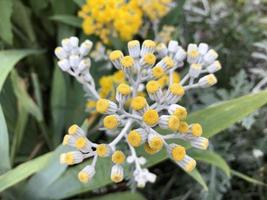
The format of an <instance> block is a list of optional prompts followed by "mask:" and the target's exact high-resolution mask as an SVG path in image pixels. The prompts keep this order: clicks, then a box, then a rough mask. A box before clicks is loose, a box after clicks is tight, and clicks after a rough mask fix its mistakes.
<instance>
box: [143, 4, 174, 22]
mask: <svg viewBox="0 0 267 200" xmlns="http://www.w3.org/2000/svg"><path fill="white" fill-rule="evenodd" d="M138 3H139V5H140V6H141V8H142V10H143V12H144V15H146V16H148V18H149V19H150V20H151V21H154V20H159V19H160V18H162V17H164V16H165V15H166V14H167V13H168V12H169V11H170V9H171V4H172V3H173V0H138Z"/></svg>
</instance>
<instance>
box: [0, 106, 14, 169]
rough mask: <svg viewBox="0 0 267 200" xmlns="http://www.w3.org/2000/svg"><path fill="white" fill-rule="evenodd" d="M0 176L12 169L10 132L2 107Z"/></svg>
mask: <svg viewBox="0 0 267 200" xmlns="http://www.w3.org/2000/svg"><path fill="white" fill-rule="evenodd" d="M0 129H1V131H0V158H1V162H0V174H3V173H4V172H5V171H6V170H8V169H10V167H11V166H10V158H9V139H8V131H7V126H6V120H5V117H4V113H3V110H2V106H1V105H0Z"/></svg>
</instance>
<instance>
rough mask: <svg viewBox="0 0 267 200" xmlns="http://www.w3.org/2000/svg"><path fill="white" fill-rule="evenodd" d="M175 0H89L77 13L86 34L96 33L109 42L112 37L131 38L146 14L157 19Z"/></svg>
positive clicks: (152, 19) (153, 19)
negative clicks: (81, 19)
mask: <svg viewBox="0 0 267 200" xmlns="http://www.w3.org/2000/svg"><path fill="white" fill-rule="evenodd" d="M172 4H173V0H129V1H126V0H87V2H86V4H84V5H83V6H82V8H81V10H80V11H79V13H78V16H79V17H81V18H83V23H82V28H83V31H84V33H85V34H86V35H93V34H94V35H97V36H99V37H100V39H101V41H102V42H103V43H105V44H108V43H109V42H110V41H109V39H110V37H119V38H121V39H122V40H124V41H129V40H131V39H132V38H133V37H134V35H135V34H137V33H138V32H139V30H140V29H141V26H142V25H143V24H144V17H146V18H148V19H149V20H151V21H152V22H153V21H158V20H159V19H161V18H162V17H163V16H165V15H166V14H167V13H168V12H169V11H170V9H171V7H172Z"/></svg>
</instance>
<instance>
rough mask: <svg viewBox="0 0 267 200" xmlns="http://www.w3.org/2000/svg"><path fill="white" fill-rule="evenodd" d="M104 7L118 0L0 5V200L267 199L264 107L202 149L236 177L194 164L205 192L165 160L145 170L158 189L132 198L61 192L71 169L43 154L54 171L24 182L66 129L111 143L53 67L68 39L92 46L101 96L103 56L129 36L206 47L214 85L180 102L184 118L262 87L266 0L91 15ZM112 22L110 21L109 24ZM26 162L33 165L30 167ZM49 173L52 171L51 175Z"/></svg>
mask: <svg viewBox="0 0 267 200" xmlns="http://www.w3.org/2000/svg"><path fill="white" fill-rule="evenodd" d="M118 1H119V0H118ZM106 2H108V3H110V4H108V6H107V7H109V6H112V3H114V2H116V1H114V2H113V1H108V0H106V1H105V0H99V1H96V0H88V1H85V0H0V78H1V79H0V102H1V114H0V119H1V122H0V123H1V124H0V125H1V130H0V131H1V132H2V134H1V133H0V144H1V146H0V150H1V151H2V152H4V150H5V148H4V147H6V146H9V148H7V149H9V150H8V152H6V155H8V156H7V158H4V156H3V162H2V164H0V166H1V168H0V188H1V191H2V193H1V194H0V196H1V198H2V199H25V198H26V197H27V199H50V198H51V199H90V198H97V199H113V198H114V199H115V198H116V199H118V198H119V199H125V198H128V199H131V198H132V199H205V200H206V199H216V200H219V199H237V198H240V199H260V200H264V199H267V189H266V185H265V184H264V183H267V156H266V153H267V145H266V144H267V126H266V124H267V108H266V106H265V107H263V108H262V109H261V110H258V111H256V112H254V113H252V114H250V115H249V116H247V117H246V118H245V119H243V120H242V121H239V122H238V123H236V124H235V125H233V126H231V127H230V128H228V129H226V130H224V131H223V132H221V134H218V135H216V136H215V137H213V138H212V139H211V142H210V143H211V147H210V149H211V150H213V151H215V152H216V153H217V154H219V155H220V156H221V157H222V158H224V159H225V161H226V162H227V163H228V165H229V166H230V167H231V169H234V170H233V171H232V176H231V177H230V176H228V175H227V174H226V173H225V172H223V171H222V170H221V169H219V168H217V167H215V166H214V165H209V164H206V163H202V162H200V163H199V164H198V169H199V171H200V172H201V175H202V177H203V180H204V181H205V186H204V187H203V184H202V185H201V184H199V183H198V182H196V181H195V180H194V179H192V178H191V177H190V176H188V175H186V174H185V173H184V172H183V171H182V170H180V169H178V168H177V166H176V165H175V164H173V163H172V162H171V161H164V162H160V163H159V164H157V165H155V166H153V167H152V168H151V170H152V172H154V173H156V174H158V175H159V176H158V178H157V181H156V183H155V184H153V185H152V184H149V185H148V186H147V187H146V188H145V189H142V190H138V191H139V193H134V194H131V193H128V192H127V191H129V190H131V189H132V190H134V188H133V187H132V186H131V182H127V181H125V182H123V183H121V184H118V185H114V184H113V185H110V184H109V185H106V184H104V183H101V181H98V182H97V183H96V184H97V186H96V187H94V188H93V189H92V190H86V189H84V188H86V187H84V188H79V190H78V192H76V193H68V192H67V191H68V189H71V187H72V185H71V184H70V182H71V181H73V179H71V178H68V176H67V175H68V173H69V174H70V173H73V172H72V171H69V172H65V170H66V169H65V168H62V167H60V166H58V164H57V163H58V157H57V156H54V157H53V159H50V157H49V159H50V163H49V165H51V166H53V167H54V168H51V167H50V168H49V167H48V168H45V169H44V170H42V171H41V172H39V173H38V174H37V175H35V176H33V177H31V178H30V176H31V175H32V174H33V173H35V172H37V171H40V170H41V167H42V166H44V165H45V164H46V162H47V160H46V159H48V156H50V154H46V153H47V152H50V151H52V150H54V149H56V151H58V152H60V151H62V149H60V148H61V147H59V148H57V147H58V146H59V145H60V144H61V141H62V138H63V136H64V133H65V131H66V129H67V127H69V126H70V125H71V124H73V123H77V124H83V123H84V120H87V121H86V123H87V125H88V124H89V125H90V129H89V131H90V132H94V133H95V134H92V135H91V139H93V140H94V141H105V140H108V139H109V138H108V137H107V136H105V135H103V134H101V132H97V131H96V127H97V126H98V120H99V116H96V115H95V114H94V113H93V112H91V110H92V105H91V104H90V103H88V102H87V99H86V98H85V96H84V92H83V89H82V87H81V86H80V85H79V83H77V82H76V81H75V80H73V79H72V78H71V77H70V76H68V75H67V74H64V73H63V72H62V71H61V70H60V69H59V68H58V67H57V63H56V59H55V56H54V49H55V47H57V46H58V45H60V41H61V40H62V39H63V38H66V37H70V36H72V35H75V36H77V37H79V38H80V40H81V41H83V40H85V39H90V40H92V41H93V42H94V47H93V51H92V52H91V57H92V62H93V63H92V67H91V73H92V75H93V77H94V78H95V80H96V83H97V87H98V88H100V91H102V95H103V96H105V95H106V96H107V95H108V94H109V92H110V91H108V90H109V89H107V88H106V89H105V87H106V83H107V81H108V80H109V79H110V78H111V77H112V74H113V73H114V72H115V69H114V68H112V66H111V64H110V62H109V61H108V58H107V56H106V55H108V53H109V52H110V51H111V50H114V49H122V50H123V51H125V50H126V47H127V41H129V40H131V39H138V40H139V41H143V40H144V39H146V38H150V39H155V40H156V41H158V42H168V41H170V40H177V41H179V43H180V44H181V45H182V46H186V45H187V44H189V43H199V42H206V43H208V44H209V45H210V46H211V47H213V48H214V49H216V50H217V51H218V53H219V56H220V61H221V64H222V70H221V71H220V72H219V73H218V74H217V78H218V84H217V85H216V86H215V87H212V88H209V89H208V90H205V92H204V93H203V92H200V91H197V90H196V91H194V92H193V93H191V94H190V95H186V96H185V99H184V102H187V104H186V105H187V109H188V110H190V112H194V111H197V110H200V109H202V108H205V107H207V106H209V105H212V104H214V103H218V102H220V101H225V100H230V99H233V98H237V97H240V96H242V95H245V94H249V93H251V92H258V91H261V90H264V89H265V88H267V38H266V35H267V1H266V0H253V1H251V0H235V1H220V0H177V1H171V0H162V1H160V0H158V1H153V0H152V1H146V0H142V1H140V2H139V3H138V0H136V1H133V0H132V1H126V4H127V5H126V6H125V8H123V10H122V11H119V12H118V15H115V16H116V17H115V16H114V15H112V14H110V13H108V12H105V13H104V14H103V13H102V12H101V11H99V12H96V10H97V9H99V7H98V5H102V4H105V3H106ZM94 12H96V13H95V14H94ZM129 12H130V13H131V15H129ZM92 13H93V14H92ZM102 14H103V16H102ZM94 17H95V18H97V20H98V21H97V20H96V21H95V19H94ZM114 18H117V19H116V20H115V19H114ZM111 20H114V21H115V22H114V23H113V24H112V25H111V24H110V23H111V22H110V21H111ZM179 73H180V74H183V71H181V72H179ZM113 76H114V75H113ZM101 80H102V81H101ZM111 84H112V83H111ZM89 125H88V126H89ZM4 132H6V133H7V134H8V135H6V134H5V133H4ZM56 155H57V154H56ZM39 156H43V157H39ZM34 158H37V159H38V158H41V159H39V161H38V162H36V160H35V161H34V164H31V163H30V164H31V165H29V166H30V167H28V165H27V164H28V163H29V162H31V160H33V159H34ZM4 159H8V160H9V161H8V163H9V164H5V162H4ZM25 163H26V165H22V167H23V166H24V168H23V169H25V170H21V171H19V173H18V174H16V173H12V174H11V175H12V176H8V179H3V177H4V176H5V177H7V176H6V173H8V170H9V169H11V168H15V167H16V166H20V167H21V164H25ZM55 169H58V171H59V173H57V174H56V175H53V176H51V174H53V172H51V170H55ZM66 173H67V174H66ZM1 176H2V177H1ZM5 177H4V178H5ZM21 177H24V178H21ZM59 177H62V178H61V179H60V182H61V183H63V182H64V184H65V186H64V187H65V188H64V189H65V190H66V191H64V192H65V194H64V195H62V196H61V195H60V193H61V192H63V191H60V190H57V185H56V184H55V185H54V186H53V183H54V182H55V181H56V179H58V178H59ZM64 177H65V178H64ZM1 178H2V179H1ZM42 181H44V182H42ZM200 182H201V181H200ZM49 184H52V186H50V187H54V190H53V192H55V194H51V195H52V196H51V197H49V195H50V193H49V192H47V191H46V190H44V191H45V192H44V191H43V193H42V192H41V190H42V188H43V187H46V186H48V185H49ZM48 191H49V190H48ZM39 192H40V194H38V193H39ZM53 192H51V193H53ZM117 192H119V194H117V195H115V196H114V195H113V196H106V195H110V194H115V193H117ZM41 193H42V194H41ZM22 197H23V198H22ZM24 197H25V198H24Z"/></svg>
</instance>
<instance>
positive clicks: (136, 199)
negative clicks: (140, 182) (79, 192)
mask: <svg viewBox="0 0 267 200" xmlns="http://www.w3.org/2000/svg"><path fill="white" fill-rule="evenodd" d="M118 199H127V200H145V198H144V197H143V196H142V195H141V194H140V193H138V192H134V193H133V192H117V193H112V194H107V195H104V196H101V197H95V198H90V199H88V200H118Z"/></svg>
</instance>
